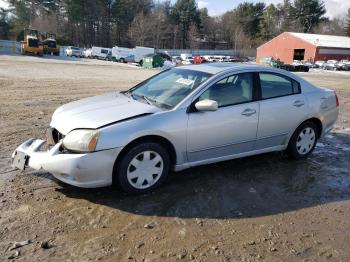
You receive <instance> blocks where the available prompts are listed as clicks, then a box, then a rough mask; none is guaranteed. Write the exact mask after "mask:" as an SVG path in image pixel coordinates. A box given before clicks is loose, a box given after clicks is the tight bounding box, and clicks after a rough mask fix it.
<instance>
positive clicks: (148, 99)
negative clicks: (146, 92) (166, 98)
mask: <svg viewBox="0 0 350 262" xmlns="http://www.w3.org/2000/svg"><path fill="white" fill-rule="evenodd" d="M141 97H142V99H143V100H145V101H146V102H147V103H148V104H149V105H153V104H154V103H155V102H157V101H155V100H153V101H152V100H151V99H150V98H149V97H147V96H141Z"/></svg>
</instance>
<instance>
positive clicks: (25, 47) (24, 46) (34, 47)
mask: <svg viewBox="0 0 350 262" xmlns="http://www.w3.org/2000/svg"><path fill="white" fill-rule="evenodd" d="M43 52H44V48H43V45H42V44H41V43H40V40H39V32H38V30H35V29H24V32H23V41H21V53H22V54H23V55H26V54H34V55H38V56H42V55H43Z"/></svg>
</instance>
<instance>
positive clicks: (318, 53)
mask: <svg viewBox="0 0 350 262" xmlns="http://www.w3.org/2000/svg"><path fill="white" fill-rule="evenodd" d="M268 57H273V58H274V59H275V60H277V59H280V60H281V61H283V62H284V63H287V64H290V63H292V62H293V60H306V61H310V62H315V61H318V60H331V59H335V60H342V59H348V60H350V37H345V36H333V35H318V34H303V33H291V32H285V33H282V34H280V35H279V36H276V37H275V38H273V39H271V40H270V41H268V42H267V43H265V44H263V45H261V46H259V47H258V49H257V57H256V61H257V63H260V61H262V59H264V58H268Z"/></svg>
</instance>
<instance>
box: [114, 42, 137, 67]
mask: <svg viewBox="0 0 350 262" xmlns="http://www.w3.org/2000/svg"><path fill="white" fill-rule="evenodd" d="M112 58H113V60H116V61H118V62H122V63H128V62H135V52H134V49H131V48H126V47H118V46H115V47H113V48H112Z"/></svg>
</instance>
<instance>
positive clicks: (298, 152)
mask: <svg viewBox="0 0 350 262" xmlns="http://www.w3.org/2000/svg"><path fill="white" fill-rule="evenodd" d="M317 138H318V130H317V126H316V125H315V124H314V123H313V122H310V121H308V122H304V123H303V124H301V125H300V126H299V127H298V128H297V130H296V131H295V132H294V134H293V136H292V138H291V139H290V141H289V145H288V149H287V152H288V154H289V155H290V156H291V157H292V158H295V159H300V158H305V157H307V156H309V155H310V154H311V153H312V151H313V150H314V149H315V146H316V142H317Z"/></svg>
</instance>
